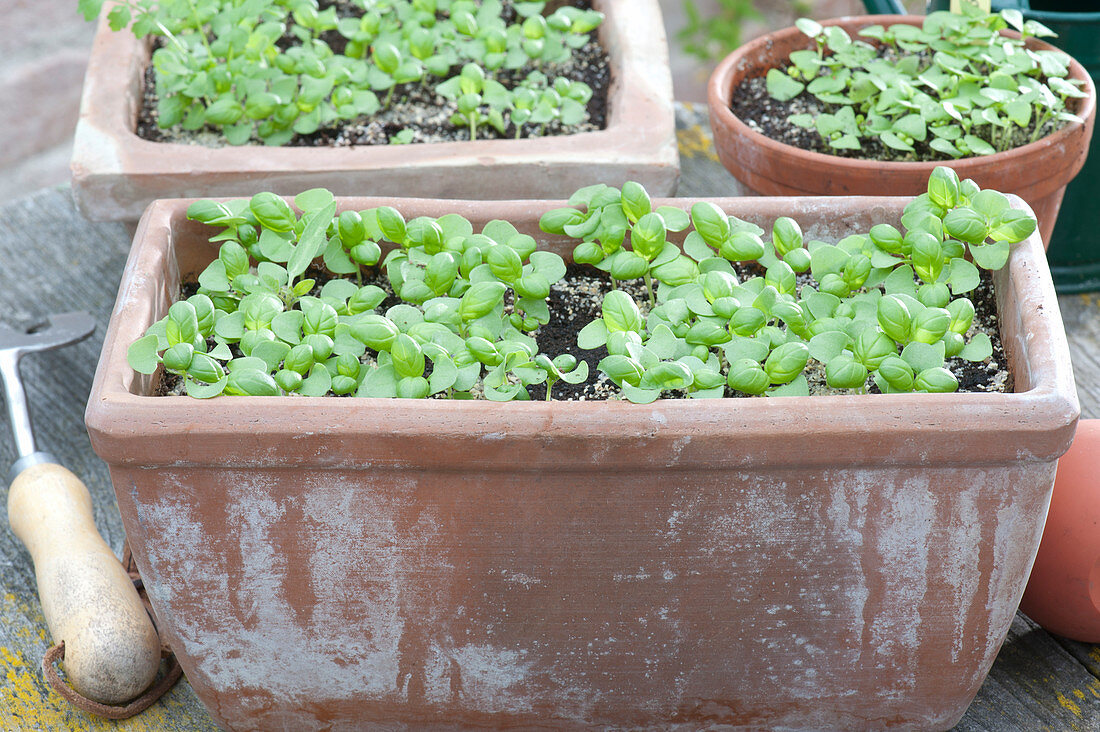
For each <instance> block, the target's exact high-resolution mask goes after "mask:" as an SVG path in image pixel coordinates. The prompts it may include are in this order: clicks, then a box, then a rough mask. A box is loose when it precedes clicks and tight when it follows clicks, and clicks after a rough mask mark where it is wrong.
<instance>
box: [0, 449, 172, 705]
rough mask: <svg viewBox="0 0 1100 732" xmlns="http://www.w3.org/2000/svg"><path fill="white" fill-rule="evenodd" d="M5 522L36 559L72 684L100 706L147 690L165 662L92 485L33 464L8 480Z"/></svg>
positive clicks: (52, 628) (45, 603) (46, 604)
mask: <svg viewBox="0 0 1100 732" xmlns="http://www.w3.org/2000/svg"><path fill="white" fill-rule="evenodd" d="M8 519H9V521H10V522H11V528H12V531H14V532H15V535H16V536H18V537H19V538H20V540H22V542H23V543H24V544H25V545H26V547H27V550H28V551H29V552H30V554H31V558H32V559H33V560H34V571H35V575H36V577H37V579H38V597H39V599H40V600H41V601H42V612H43V614H45V616H46V623H47V624H48V625H49V627H50V634H51V635H52V636H53V640H54V642H55V643H58V642H61V641H64V642H65V673H66V675H67V676H68V678H69V681H70V682H71V683H72V685H73V686H74V687H75V688H76V690H77V691H79V692H80V693H81V694H83V695H84V696H86V697H88V698H90V699H94V700H95V701H98V702H101V703H103V704H124V703H126V702H128V701H130V700H131V699H133V698H134V697H136V696H138V695H139V694H140V693H141V692H143V691H145V689H146V688H148V686H149V685H150V684H151V683H152V681H153V678H154V677H155V676H156V673H157V668H158V667H159V665H160V641H159V639H158V638H157V633H156V630H155V629H154V627H153V623H152V621H151V620H150V619H149V615H148V613H147V612H146V611H145V607H144V606H143V605H142V603H141V598H140V597H138V594H137V590H136V589H135V588H134V585H133V582H132V581H131V580H130V577H129V576H128V575H127V574H126V570H124V569H123V568H122V564H120V563H119V561H118V559H117V558H116V557H115V555H114V553H113V552H112V551H111V549H110V547H108V546H107V544H106V542H104V541H103V538H102V537H101V536H100V535H99V532H98V531H97V530H96V527H95V522H94V520H93V518H92V499H91V496H89V495H88V489H87V488H86V487H84V484H83V483H82V482H81V481H80V479H79V478H77V477H76V476H75V475H73V474H72V473H71V472H69V471H68V470H66V469H65V468H63V467H61V466H60V465H54V464H52V463H39V464H36V465H32V466H31V467H29V468H27V469H26V470H24V471H23V472H21V473H20V474H19V475H18V476H17V477H16V478H15V480H14V481H13V482H12V484H11V487H10V489H9V492H8Z"/></svg>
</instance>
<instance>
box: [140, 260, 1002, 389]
mask: <svg viewBox="0 0 1100 732" xmlns="http://www.w3.org/2000/svg"><path fill="white" fill-rule="evenodd" d="M309 274H310V276H315V277H316V288H315V290H314V292H313V293H311V294H314V295H316V294H318V293H319V292H320V287H321V286H322V285H323V284H324V283H325V282H326V281H327V278H328V277H330V275H328V274H327V273H326V272H325V271H324V270H321V269H317V268H315V269H313V270H311V271H310V273H309ZM363 284H365V285H366V284H373V285H377V286H379V287H382V288H383V289H384V290H386V291H387V293H392V290H391V289H390V287H389V283H388V282H387V281H386V279H385V277H384V276H381V275H379V274H378V273H377V272H372V273H371V274H370V276H369V277H367V278H365V279H364V281H363ZM619 285H620V287H621V288H622V289H624V290H625V291H626V292H627V293H629V294H630V296H631V297H633V298H634V300H635V302H637V303H638V304H639V306H640V307H641V308H642V311H643V314H644V313H645V312H646V311H647V309H648V295H647V293H646V289H645V286H644V285H643V284H642V282H641V281H640V280H638V281H634V282H625V283H619ZM610 289H611V280H610V278H609V277H608V275H607V274H606V273H605V272H601V271H599V270H596V269H594V268H592V267H587V266H581V265H576V264H569V265H568V268H567V270H566V275H565V278H564V279H562V280H561V281H560V282H557V283H555V284H554V285H553V286H552V287H551V289H550V298H549V307H550V322H549V323H547V324H546V325H544V326H542V327H541V328H539V330H538V331H537V332H536V333H535V338H536V339H537V340H538V344H539V352H540V353H546V354H548V355H550V356H551V357H556V356H558V355H560V354H563V353H569V354H572V355H573V356H574V357H575V358H576V359H577V361H578V362H580V361H582V360H583V361H585V362H587V363H588V379H587V380H586V381H583V382H581V383H580V384H569V383H566V382H564V381H559V382H557V383H556V384H555V385H554V386H553V389H552V391H551V397H552V399H553V400H554V401H594V400H603V399H609V398H615V397H616V395H617V394H618V392H619V389H618V387H617V386H615V384H614V383H613V382H611V381H610V380H609V379H608V378H607V377H606V376H604V375H603V374H602V373H600V371H599V369H598V368H597V365H598V364H599V362H600V361H601V360H602V359H603V358H604V357H606V356H607V349H606V348H604V347H602V346H601V347H600V348H595V349H592V350H585V349H582V348H580V347H579V346H578V345H577V334H578V333H579V332H580V330H581V328H583V327H584V326H585V325H587V324H588V323H590V322H592V321H593V320H594V319H596V318H598V317H600V313H601V303H602V302H603V296H604V294H606V293H607V292H608V291H609V290H610ZM197 290H198V286H197V283H195V282H194V281H191V282H186V283H184V284H183V285H182V286H181V293H180V295H181V299H185V298H187V297H190V296H191V295H193V294H194V293H195V292H196V291H197ZM968 297H969V298H970V299H971V301H973V303H974V310H975V316H974V324H973V325H972V326H971V330H970V332H969V333H968V334H967V339H968V340H969V338H970V337H972V336H973V335H974V334H976V333H978V332H984V333H986V334H987V335H989V338H990V340H991V341H992V343H993V354H992V355H991V356H990V357H989V358H987V359H986V360H985V361H981V362H978V363H973V362H970V361H966V360H963V359H961V358H957V357H956V358H950V359H948V360H947V363H946V367H947V368H948V369H949V370H950V371H951V372H952V373H953V374H954V375H955V377H956V378H957V379H958V381H959V389H958V391H959V392H960V393H962V392H969V393H976V392H1006V393H1007V392H1011V391H1013V388H1014V383H1013V379H1012V374H1011V373H1010V372H1009V370H1008V359H1007V357H1006V355H1005V352H1004V347H1003V346H1002V344H1001V337H1000V323H999V320H998V317H997V305H996V296H995V293H994V290H993V280H992V276H991V275H990V273H989V272H987V271H985V270H981V284H980V285H979V286H978V287H977V288H976V289H975V290H974V291H973V292H971V293H969V294H968ZM398 302H399V300H398V299H397V298H396V296H393V295H392V294H391V295H390V297H389V298H387V300H386V301H384V302H383V303H382V304H381V305H380V306H379V307H378V309H377V310H378V312H385V311H386V309H388V308H389V307H391V306H392V305H395V304H397V303H398ZM210 345H213V344H210ZM236 355H241V354H239V353H237V354H236ZM375 355H376V354H375V353H374V352H373V351H371V350H369V349H368V352H367V355H366V357H365V360H368V361H370V360H373V358H374V356H375ZM427 365H428V373H429V374H430V368H431V361H430V360H429V361H428V362H427ZM818 371H820V369H819V370H818ZM161 374H162V375H161V378H160V379H159V381H158V383H157V385H156V387H155V389H154V396H178V395H180V394H182V393H183V382H182V379H181V378H180V377H178V376H176V375H174V374H167V373H164V372H163V371H162V372H161ZM807 377H808V379H809V381H810V383H811V393H815V392H816V391H817V390H818V389H823V391H822V393H830V392H833V391H834V390H831V389H829V388H828V387H824V376H823V375H822V374H820V373H810V369H807ZM867 383H868V385H869V386H868V391H869V392H870V393H879V390H878V387H877V386H875V384H874V381H873V380H872V379H868V382H867ZM527 392H528V394H529V395H530V396H531V399H532V400H540V401H541V400H544V399H545V398H546V385H545V384H535V385H533V386H530V387H528V388H527ZM836 393H852V392H850V391H847V390H844V391H840V392H836ZM685 396H686V395H684V394H682V393H679V394H678V393H670V394H666V395H664V397H663V398H666V399H667V398H673V399H675V398H682V397H685ZM725 396H726V397H727V398H739V397H746V398H747V397H748V395H747V394H743V393H741V392H738V391H734V390H733V389H730V388H729V387H726V390H725Z"/></svg>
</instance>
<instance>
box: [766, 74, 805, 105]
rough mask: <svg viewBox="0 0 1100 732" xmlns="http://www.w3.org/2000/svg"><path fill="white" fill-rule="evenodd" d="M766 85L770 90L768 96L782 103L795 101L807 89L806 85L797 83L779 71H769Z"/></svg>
mask: <svg viewBox="0 0 1100 732" xmlns="http://www.w3.org/2000/svg"><path fill="white" fill-rule="evenodd" d="M765 84H766V86H767V89H768V94H769V95H770V96H771V97H772V98H773V99H776V100H778V101H780V102H787V101H790V100H791V99H794V98H795V97H797V96H798V95H799V94H801V93H802V91H803V90H804V89H805V88H806V85H805V84H803V83H802V82H800V81H795V80H794V79H792V78H791V77H790V76H788V75H787V74H785V73H783V72H782V71H780V70H779V69H769V70H768V75H767V76H766V77H765Z"/></svg>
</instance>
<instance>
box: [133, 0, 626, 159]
mask: <svg viewBox="0 0 1100 732" xmlns="http://www.w3.org/2000/svg"><path fill="white" fill-rule="evenodd" d="M503 5H504V11H503V17H504V19H505V20H506V21H509V22H511V20H513V19H514V17H515V10H514V9H513V7H512V5H513V0H503ZM561 5H571V6H573V7H576V8H580V9H582V10H588V9H591V7H592V3H591V0H569V1H568V2H558V3H548V4H547V12H550V11H552V10H553V9H555V8H556V7H558V6H561ZM318 6H319V8H320V9H321V10H324V9H326V8H328V7H331V6H335V7H336V9H337V15H338V16H339V17H359V16H361V15H362V8H360V7H358V6H357V5H355V4H353V3H348V2H345V1H344V0H335V1H334V0H321V2H320V3H319V4H318ZM320 38H321V40H323V41H325V42H326V43H327V44H328V45H329V47H330V48H332V50H333V51H334V52H335V53H341V52H342V50H343V48H344V47H345V45H346V43H347V41H346V39H345V38H344V37H343V36H341V35H340V34H339V33H338V32H336V31H334V30H333V31H327V32H325V33H323V34H322V35H321V36H320ZM284 41H285V45H290V44H291V43H292V42H297V41H296V39H291V38H289V37H287V38H284ZM460 70H461V66H459V67H456V68H453V69H452V70H451V71H452V74H451V75H452V76H455V75H458V73H459V71H460ZM535 70H536V68H535V66H533V65H530V66H525V67H522V68H519V69H514V70H504V69H502V70H500V71H497V72H493V77H494V78H496V80H497V81H499V82H500V83H502V84H503V85H504V86H505V87H507V88H509V89H512V88H514V87H515V86H516V85H517V84H518V83H519V82H520V81H522V80H523V79H524V78H526V77H527V75H528V74H529V73H530V72H532V71H535ZM538 70H539V71H541V72H543V73H544V74H546V75H547V76H548V77H549V78H550V79H553V78H554V77H556V76H562V77H566V78H568V79H571V80H574V81H583V82H584V83H585V84H587V85H588V86H589V87H590V88H591V89H592V97H591V99H589V101H588V104H587V111H588V119H587V120H585V121H583V122H580V123H578V124H575V125H563V124H561V122H560V121H558V120H554V121H551V122H549V123H547V124H545V125H537V124H524V125H522V126H521V129H520V130H518V132H519V137H520V138H531V137H544V136H551V135H569V134H576V133H579V132H589V131H594V130H602V129H605V128H606V127H607V95H608V90H609V88H610V86H611V67H610V63H609V59H608V55H607V52H606V51H605V50H604V48H603V46H601V45H600V44H599V42H598V41H597V40H596V32H595V31H593V32H592V34H591V40H589V42H588V43H587V44H585V45H584V46H582V47H581V48H579V49H574V50H573V52H572V58H571V59H570V60H569V61H568V62H566V63H562V64H545V65H543V66H542V67H541V68H539V69H538ZM438 81H442V79H439V80H437V81H436V82H431V83H423V82H414V83H409V84H399V85H398V86H397V87H396V89H395V90H394V94H393V101H392V103H391V104H390V106H389V107H388V108H386V109H383V110H381V111H379V112H378V113H376V114H374V115H373V116H370V117H365V116H361V117H359V118H356V119H354V120H351V121H338V122H336V123H334V124H332V125H324V126H322V127H320V128H318V129H317V131H316V132H313V133H310V134H308V135H303V134H295V135H294V136H293V137H292V138H291V139H290V140H289V141H288V142H287V143H286V146H288V147H348V146H351V145H390V144H410V143H425V142H456V141H457V142H461V141H466V140H469V139H470V132H469V128H467V127H457V126H455V125H453V124H451V122H450V118H451V115H453V114H454V113H455V112H456V111H457V110H458V105H457V103H456V102H455V101H452V100H450V99H447V98H445V97H443V96H442V95H440V94H437V93H436V92H435V84H436V83H437V82H438ZM381 96H382V95H380V97H381ZM158 101H159V100H158V96H157V93H156V81H155V77H154V70H153V67H152V64H150V65H149V66H148V67H147V68H146V69H145V76H144V94H143V99H142V106H141V108H140V109H139V110H138V117H137V126H136V130H135V131H136V133H137V135H138V137H140V138H142V139H144V140H149V141H150V142H172V143H182V144H189V145H202V146H205V147H225V146H227V145H228V144H229V143H228V142H227V141H226V139H225V137H224V135H223V134H222V133H221V131H220V130H219V129H218V128H216V127H213V126H210V125H207V126H205V127H202V128H200V129H197V130H185V129H183V128H182V127H181V126H179V125H176V126H174V127H170V128H167V129H162V128H161V127H159V126H158V125H157V103H158ZM516 133H517V129H516V126H515V125H514V124H513V123H512V122H511V121H510V120H509V121H508V123H507V127H506V128H505V131H504V133H503V134H502V133H500V132H498V131H497V130H496V129H495V128H494V127H492V126H491V125H489V124H483V125H480V126H479V127H478V130H477V139H479V140H484V139H514V138H516ZM248 144H255V145H259V144H263V143H262V141H261V140H259V139H258V138H256V137H253V139H252V140H250V141H249V143H248Z"/></svg>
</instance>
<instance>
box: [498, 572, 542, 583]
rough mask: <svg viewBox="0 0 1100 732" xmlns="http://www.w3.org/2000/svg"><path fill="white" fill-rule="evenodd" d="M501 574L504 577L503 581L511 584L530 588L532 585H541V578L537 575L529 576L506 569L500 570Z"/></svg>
mask: <svg viewBox="0 0 1100 732" xmlns="http://www.w3.org/2000/svg"><path fill="white" fill-rule="evenodd" d="M500 574H501V576H503V577H504V581H505V582H510V583H512V584H517V585H523V586H524V587H525V588H530V587H531V586H532V585H541V584H542V580H540V579H539V578H538V577H531V576H530V575H526V574H524V573H522V572H511V571H509V570H507V569H505V570H501V573H500Z"/></svg>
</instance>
